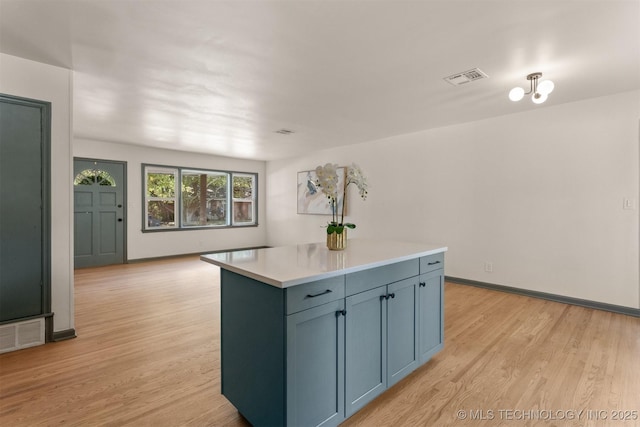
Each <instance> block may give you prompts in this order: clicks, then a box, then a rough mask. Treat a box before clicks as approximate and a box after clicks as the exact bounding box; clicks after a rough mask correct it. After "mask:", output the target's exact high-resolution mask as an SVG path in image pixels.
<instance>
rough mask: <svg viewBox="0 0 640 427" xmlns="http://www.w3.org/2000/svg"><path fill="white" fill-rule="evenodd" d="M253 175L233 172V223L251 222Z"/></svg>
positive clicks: (253, 201) (253, 212) (253, 195)
mask: <svg viewBox="0 0 640 427" xmlns="http://www.w3.org/2000/svg"><path fill="white" fill-rule="evenodd" d="M254 188H255V175H250V174H241V173H234V174H233V224H234V225H236V224H253V222H254V217H255V191H254Z"/></svg>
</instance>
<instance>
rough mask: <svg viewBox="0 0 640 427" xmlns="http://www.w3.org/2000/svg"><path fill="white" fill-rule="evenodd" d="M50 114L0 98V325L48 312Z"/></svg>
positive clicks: (43, 106)
mask: <svg viewBox="0 0 640 427" xmlns="http://www.w3.org/2000/svg"><path fill="white" fill-rule="evenodd" d="M50 108H51V104H49V103H45V102H40V101H33V100H27V99H23V98H15V97H11V96H8V95H0V321H6V320H14V319H20V318H24V317H31V316H37V315H42V314H45V313H46V312H48V311H50V304H51V303H50V296H49V289H50V282H49V277H50V267H49V265H50V263H49V259H50V251H49V242H50V233H49V215H50V207H49V143H50V139H49V138H50V137H49V127H50V116H51V110H50Z"/></svg>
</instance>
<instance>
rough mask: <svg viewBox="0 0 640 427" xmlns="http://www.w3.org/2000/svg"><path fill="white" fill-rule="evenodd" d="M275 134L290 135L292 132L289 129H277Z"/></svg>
mask: <svg viewBox="0 0 640 427" xmlns="http://www.w3.org/2000/svg"><path fill="white" fill-rule="evenodd" d="M275 132H276V133H279V134H280V135H291V134H292V133H293V131H292V130H289V129H279V130H277V131H275Z"/></svg>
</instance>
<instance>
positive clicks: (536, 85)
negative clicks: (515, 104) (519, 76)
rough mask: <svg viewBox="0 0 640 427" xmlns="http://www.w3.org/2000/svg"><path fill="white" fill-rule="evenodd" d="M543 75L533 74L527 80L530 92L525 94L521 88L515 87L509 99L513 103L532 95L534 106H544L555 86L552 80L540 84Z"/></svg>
mask: <svg viewBox="0 0 640 427" xmlns="http://www.w3.org/2000/svg"><path fill="white" fill-rule="evenodd" d="M540 77H542V73H531V74H529V75H528V76H527V80H529V82H530V88H529V92H527V93H525V92H524V89H522V88H521V87H514V88H513V89H511V92H509V99H510V100H512V101H520V100H521V99H522V98H523V97H524V96H525V95H531V101H533V103H534V104H542V103H543V102H544V101H546V100H547V97H548V96H549V94H550V93H551V92H553V88H554V87H555V85H554V84H553V82H552V81H551V80H544V81H541V82H539V79H540Z"/></svg>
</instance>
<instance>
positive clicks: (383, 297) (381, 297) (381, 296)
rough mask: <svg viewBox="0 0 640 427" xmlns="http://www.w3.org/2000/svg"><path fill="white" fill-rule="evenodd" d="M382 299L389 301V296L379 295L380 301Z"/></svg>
mask: <svg viewBox="0 0 640 427" xmlns="http://www.w3.org/2000/svg"><path fill="white" fill-rule="evenodd" d="M383 299H389V295H380V301H382V300H383Z"/></svg>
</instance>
